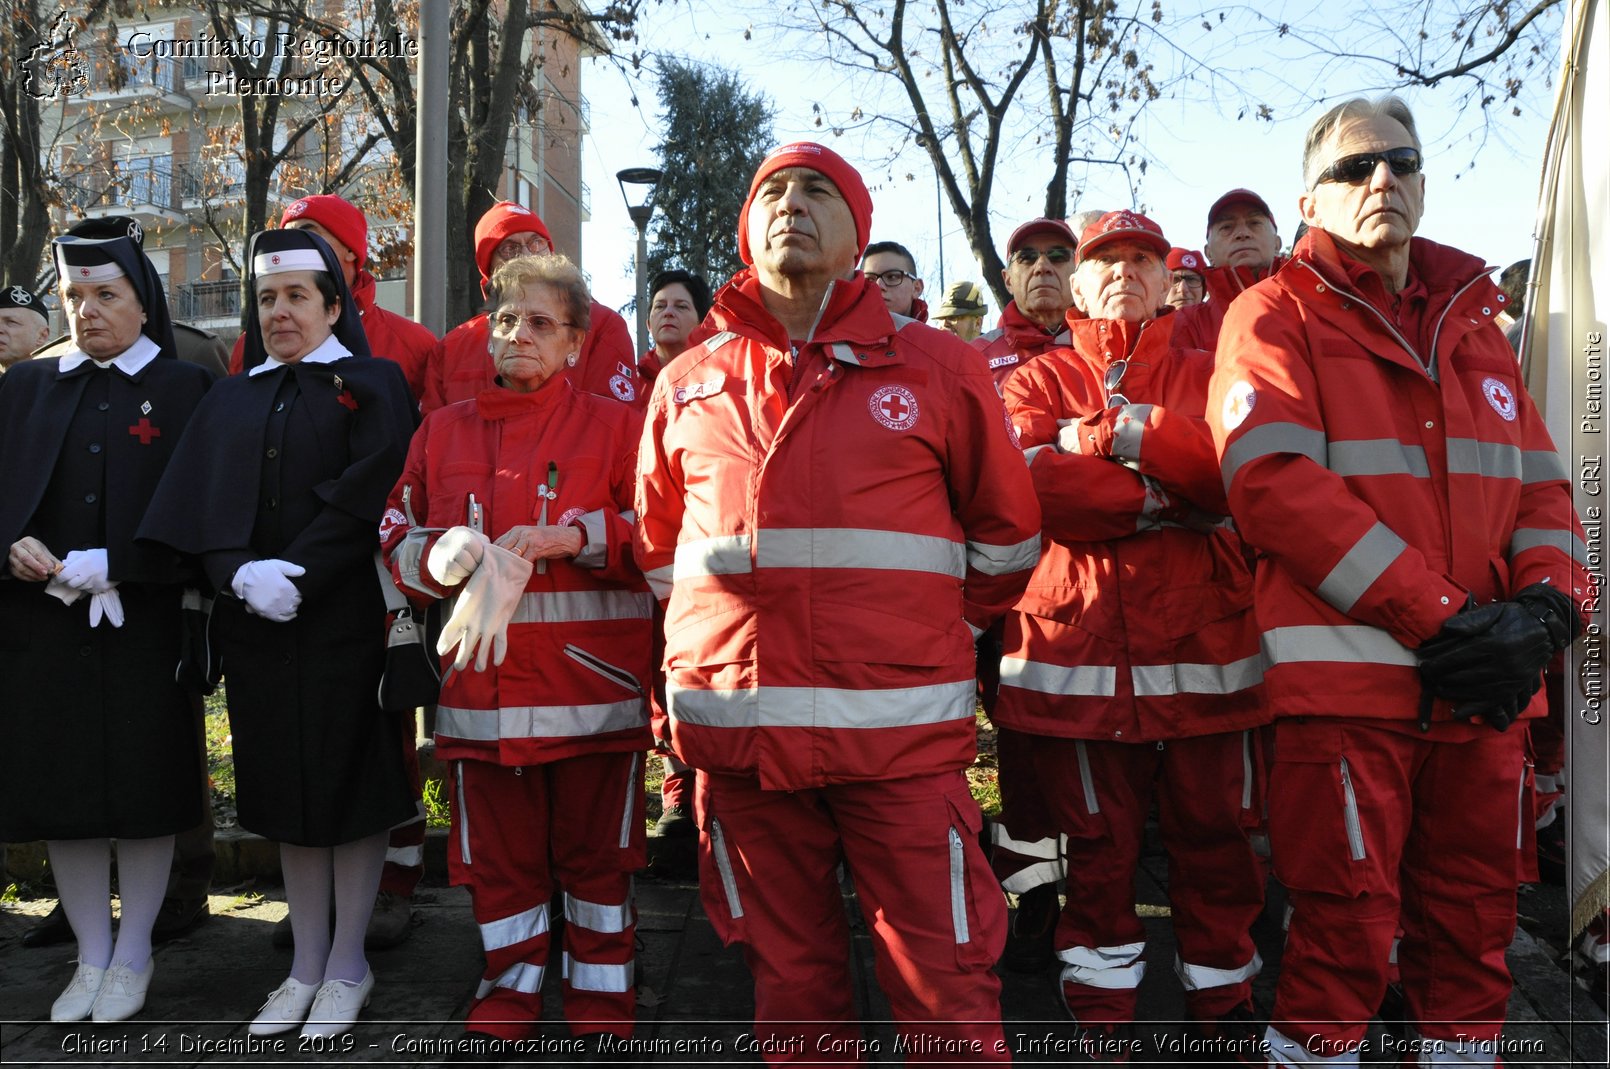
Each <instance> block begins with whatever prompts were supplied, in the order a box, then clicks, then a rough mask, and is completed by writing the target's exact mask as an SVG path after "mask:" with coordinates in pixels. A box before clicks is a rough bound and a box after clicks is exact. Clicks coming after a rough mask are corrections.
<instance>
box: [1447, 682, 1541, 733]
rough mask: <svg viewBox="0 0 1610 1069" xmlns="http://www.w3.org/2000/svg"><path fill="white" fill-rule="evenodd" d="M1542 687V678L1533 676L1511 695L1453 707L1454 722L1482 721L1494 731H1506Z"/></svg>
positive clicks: (1502, 695)
mask: <svg viewBox="0 0 1610 1069" xmlns="http://www.w3.org/2000/svg"><path fill="white" fill-rule="evenodd" d="M1542 685H1543V678H1542V676H1541V675H1537V676H1534V677H1533V678H1532V680H1531V682H1529V683H1524V684H1522V685H1521V687H1520V689H1519V690H1516V691H1514V692H1512V693H1509V694H1501V695H1500V696H1497V697H1489V698H1483V699H1481V700H1479V701H1474V702H1465V703H1461V704H1459V705H1456V706H1454V710H1453V717H1454V719H1455V720H1476V719H1480V720H1484V721H1486V722H1487V724H1489V725H1490V726H1491V727H1492V728H1493V730H1495V731H1508V730H1509V726H1510V725H1511V724H1513V723H1514V722H1515V721H1516V720H1518V719H1520V715H1521V713H1522V712H1524V711H1525V709H1526V706H1527V705H1528V704H1529V703H1530V702H1531V700H1532V695H1534V694H1536V693H1537V692H1538V689H1539V688H1541V687H1542Z"/></svg>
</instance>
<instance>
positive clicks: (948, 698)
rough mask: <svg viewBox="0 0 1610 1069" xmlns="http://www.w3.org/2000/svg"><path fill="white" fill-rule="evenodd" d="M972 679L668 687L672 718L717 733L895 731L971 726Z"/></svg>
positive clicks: (669, 685) (668, 704) (667, 694)
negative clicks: (855, 685) (848, 686)
mask: <svg viewBox="0 0 1610 1069" xmlns="http://www.w3.org/2000/svg"><path fill="white" fill-rule="evenodd" d="M974 696H975V684H974V682H973V680H971V679H964V680H959V681H957V682H955V683H936V684H933V685H931V686H926V687H896V688H893V689H885V690H841V689H836V688H831V687H759V688H756V689H753V690H693V689H688V688H684V687H679V686H677V685H676V684H674V683H667V684H666V688H665V697H666V704H667V706H668V707H669V712H670V714H671V716H672V718H674V719H676V720H680V721H682V722H683V723H685V724H700V725H703V726H705V727H718V728H755V727H768V728H777V727H826V728H897V727H912V726H915V725H918V724H939V723H945V722H947V721H952V720H971V719H972V718H973V703H974Z"/></svg>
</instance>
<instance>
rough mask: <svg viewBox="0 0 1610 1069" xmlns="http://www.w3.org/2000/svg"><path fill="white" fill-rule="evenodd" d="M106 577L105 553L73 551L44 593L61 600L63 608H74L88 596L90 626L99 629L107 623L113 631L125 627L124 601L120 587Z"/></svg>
mask: <svg viewBox="0 0 1610 1069" xmlns="http://www.w3.org/2000/svg"><path fill="white" fill-rule="evenodd" d="M106 573H107V562H106V550H104V549H75V550H71V551H69V552H68V554H67V556H66V557H64V558H62V566H61V568H60V569H59V570H58V571H57V572H56V574H55V575H53V576H51V577H50V582H48V583H46V584H45V593H47V594H49V595H51V596H52V597H54V598H58V599H60V600H61V603H62V604H63V605H71V604H72V603H73V602H75V601H77V600H78V599H79V598H81V597H83V596H84V595H85V594H88V595H89V626H91V627H99V626H101V621H102V620H105V621H106V622H107V623H109V624H111V625H112V626H113V627H122V626H123V599H122V598H121V597H120V596H119V595H118V592H117V583H115V582H114V581H113V580H112V579H110V578H109V577H108V576H107V574H106Z"/></svg>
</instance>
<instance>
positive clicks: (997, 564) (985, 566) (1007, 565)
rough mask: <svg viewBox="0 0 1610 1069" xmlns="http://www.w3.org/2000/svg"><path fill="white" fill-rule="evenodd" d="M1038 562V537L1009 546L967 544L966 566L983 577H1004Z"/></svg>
mask: <svg viewBox="0 0 1610 1069" xmlns="http://www.w3.org/2000/svg"><path fill="white" fill-rule="evenodd" d="M1039 561H1040V536H1039V534H1033V535H1030V536H1029V537H1028V538H1025V539H1024V540H1023V541H1021V542H1019V543H1017V544H1016V545H1011V546H997V545H993V544H991V543H989V542H968V543H967V566H968V567H969V568H972V569H973V570H974V571H979V572H983V573H984V574H985V575H1006V574H1007V573H1008V572H1021V571H1026V570H1028V569H1029V568H1032V567H1034V566H1035V565H1036V564H1038V563H1039Z"/></svg>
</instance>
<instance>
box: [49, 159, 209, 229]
mask: <svg viewBox="0 0 1610 1069" xmlns="http://www.w3.org/2000/svg"><path fill="white" fill-rule="evenodd" d="M155 162H156V161H152V160H146V161H138V160H131V161H124V162H122V163H120V164H117V165H114V166H113V168H112V177H111V179H110V181H107V182H105V183H95V182H94V181H93V180H90V181H80V182H76V183H64V185H63V189H62V192H63V193H64V195H65V196H66V199H67V202H68V203H69V204H70V205H72V207H73V208H75V209H77V211H78V214H79V215H81V216H83V217H84V218H87V219H98V218H100V217H102V216H106V215H127V216H131V217H133V218H134V219H136V220H138V221H139V222H140V224H141V225H142V226H146V227H161V226H173V225H176V224H178V223H182V222H184V221H185V214H184V210H183V209H182V207H181V206H180V204H179V201H178V199H177V197H176V195H175V193H176V191H175V189H174V181H173V174H172V172H171V170H170V169H168V168H167V167H158V166H155V165H154V164H155Z"/></svg>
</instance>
